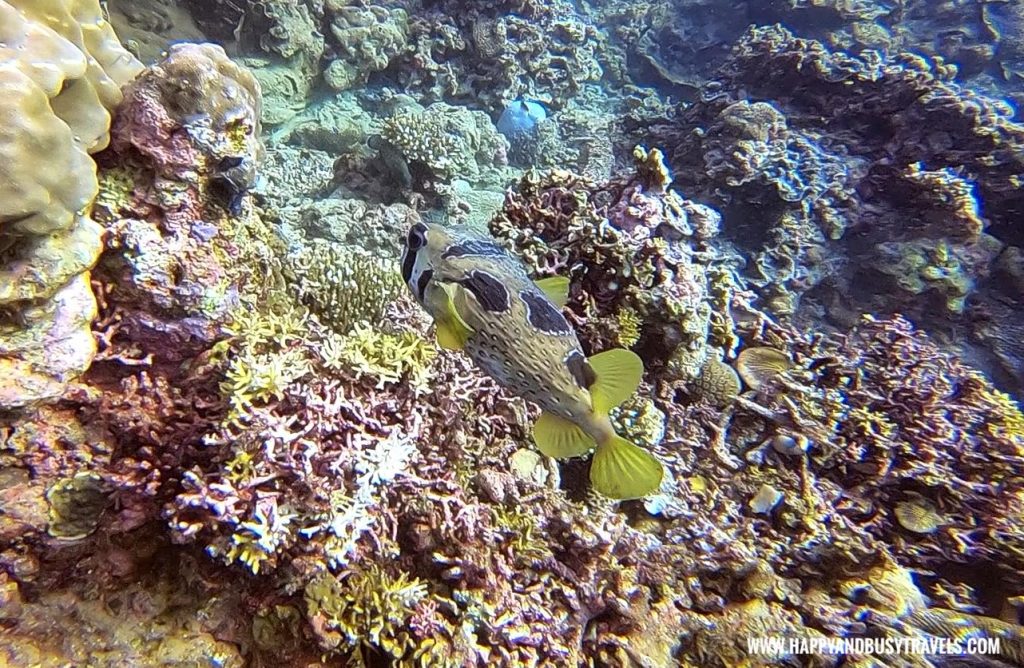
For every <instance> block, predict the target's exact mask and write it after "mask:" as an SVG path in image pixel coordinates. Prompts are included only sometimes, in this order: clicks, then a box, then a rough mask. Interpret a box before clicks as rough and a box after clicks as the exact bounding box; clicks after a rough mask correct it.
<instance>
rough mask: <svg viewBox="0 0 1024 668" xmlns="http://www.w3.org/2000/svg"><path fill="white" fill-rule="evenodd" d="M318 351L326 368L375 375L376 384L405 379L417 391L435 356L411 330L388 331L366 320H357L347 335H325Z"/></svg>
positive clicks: (424, 382) (424, 383) (424, 385)
mask: <svg viewBox="0 0 1024 668" xmlns="http://www.w3.org/2000/svg"><path fill="white" fill-rule="evenodd" d="M319 351H320V355H321V357H322V358H323V361H324V364H325V366H327V367H328V368H330V369H339V370H340V369H344V370H347V371H350V372H353V373H355V375H356V377H357V378H361V377H364V376H365V377H370V378H373V379H376V381H377V387H383V386H384V385H386V384H389V383H397V382H399V381H401V380H403V379H405V380H406V382H407V383H408V384H409V386H410V387H412V388H413V389H414V390H415V391H417V392H421V391H424V390H426V389H427V383H428V381H429V380H430V376H431V370H430V368H431V363H432V362H433V361H434V358H435V357H437V350H436V348H435V347H434V346H433V345H431V344H430V343H428V342H427V341H425V340H424V339H423V337H421V336H419V335H418V334H416V333H415V332H411V331H401V332H398V333H394V334H392V333H389V332H382V331H380V330H379V329H377V328H375V327H371V326H369V325H366V324H357V325H356V326H355V329H353V330H352V331H351V332H350V333H349V334H348V335H347V336H331V337H328V338H326V339H325V340H324V341H323V343H321V344H320V348H319Z"/></svg>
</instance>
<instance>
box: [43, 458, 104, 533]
mask: <svg viewBox="0 0 1024 668" xmlns="http://www.w3.org/2000/svg"><path fill="white" fill-rule="evenodd" d="M102 484H103V483H102V480H101V479H100V477H99V476H98V475H96V474H95V473H79V474H77V475H75V476H73V477H71V478H64V479H62V480H59V481H57V483H55V484H54V485H53V486H52V487H51V488H50V489H49V490H47V492H46V501H47V502H48V503H49V504H50V517H49V529H48V532H49V534H50V535H51V536H55V537H57V538H66V539H76V538H84V537H86V536H88V535H89V534H91V533H92V532H93V531H95V530H96V527H97V525H98V524H99V520H100V515H101V514H102V513H103V509H104V508H105V507H106V505H107V494H106V492H104V491H103V486H102Z"/></svg>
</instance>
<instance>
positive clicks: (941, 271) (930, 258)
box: [878, 239, 974, 314]
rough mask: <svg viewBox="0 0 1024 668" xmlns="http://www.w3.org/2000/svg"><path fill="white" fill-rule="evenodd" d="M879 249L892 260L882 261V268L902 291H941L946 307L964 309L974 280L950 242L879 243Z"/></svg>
mask: <svg viewBox="0 0 1024 668" xmlns="http://www.w3.org/2000/svg"><path fill="white" fill-rule="evenodd" d="M878 249H879V251H880V252H881V253H882V255H883V257H886V258H890V259H892V260H893V261H892V262H881V263H879V265H878V268H879V270H880V271H881V272H882V273H884V274H886V275H888V276H891V277H892V278H893V280H894V281H895V282H896V285H897V286H899V287H900V288H901V289H902V290H905V291H907V292H909V293H911V294H915V295H920V294H924V293H928V292H932V293H937V294H940V295H942V296H943V297H945V306H946V310H948V311H949V312H950V313H954V314H959V313H962V312H963V310H964V302H965V300H966V299H967V294H968V293H969V292H970V291H971V288H972V287H973V285H974V281H973V279H972V278H971V277H970V275H969V274H968V272H967V271H966V270H965V268H964V266H963V264H962V263H961V262H960V259H959V258H958V257H957V253H956V251H955V249H954V248H953V247H952V246H951V245H950V244H949V243H948V242H946V241H940V242H938V243H935V242H933V241H932V240H929V239H922V240H917V241H907V242H901V241H891V242H885V243H881V244H879V245H878Z"/></svg>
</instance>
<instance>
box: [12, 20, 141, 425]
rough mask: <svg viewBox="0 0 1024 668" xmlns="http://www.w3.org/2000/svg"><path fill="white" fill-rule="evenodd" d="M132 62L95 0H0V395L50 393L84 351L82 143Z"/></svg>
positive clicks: (88, 197) (86, 167)
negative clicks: (1, 383)
mask: <svg viewBox="0 0 1024 668" xmlns="http://www.w3.org/2000/svg"><path fill="white" fill-rule="evenodd" d="M140 68H141V65H140V64H139V63H138V61H137V60H135V58H134V57H132V56H131V55H130V54H129V53H128V52H127V51H125V50H124V49H123V48H122V47H121V45H120V43H119V42H118V41H117V37H116V36H115V35H114V32H113V30H112V29H111V28H110V26H109V24H107V23H106V21H104V20H103V14H102V12H101V10H100V6H99V3H98V2H96V0H92V1H88V0H85V1H80V2H68V1H57V0H47V1H40V2H28V1H27V0H19V1H14V0H11V1H10V2H0V372H2V374H3V375H4V376H5V377H6V378H9V379H11V381H10V382H9V383H6V384H5V385H4V386H3V388H2V391H0V407H8V408H9V407H13V406H22V405H25V404H28V403H31V402H33V401H37V400H41V399H47V398H53V397H55V396H57V395H58V394H60V392H61V390H62V389H63V386H64V383H65V382H66V381H68V380H69V379H70V378H72V377H74V376H75V375H76V374H78V373H80V372H81V371H83V370H84V369H85V368H86V367H88V365H89V362H90V361H91V360H92V356H93V354H94V352H95V344H94V343H93V342H92V337H91V335H90V334H89V322H90V320H91V319H92V317H93V316H94V315H95V311H96V303H95V300H94V299H93V297H92V293H91V291H90V289H89V283H88V274H87V272H88V270H89V268H90V267H91V266H92V265H93V264H94V263H95V262H96V258H97V256H98V255H99V252H100V249H101V247H102V243H101V240H100V233H101V230H100V228H99V226H97V225H96V224H95V223H93V222H91V221H90V220H89V219H88V218H87V213H88V209H89V206H90V205H91V203H92V200H93V198H94V197H95V196H96V192H97V187H98V186H97V181H96V166H95V164H94V163H93V161H92V159H91V158H90V157H89V155H88V154H89V153H92V152H95V151H98V150H100V149H102V148H104V147H105V146H106V145H107V143H108V141H109V134H108V131H109V127H110V111H111V110H112V109H113V107H114V106H115V105H116V104H117V103H118V102H120V100H121V90H120V88H121V86H122V85H123V84H124V83H126V82H127V81H128V80H130V79H131V78H132V77H133V76H135V74H137V73H138V71H139V69H140Z"/></svg>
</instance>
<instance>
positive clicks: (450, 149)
mask: <svg viewBox="0 0 1024 668" xmlns="http://www.w3.org/2000/svg"><path fill="white" fill-rule="evenodd" d="M381 137H382V138H383V139H384V140H385V141H386V142H387V143H388V145H389V146H391V147H393V149H394V150H396V151H397V152H398V155H399V156H400V157H401V159H403V160H404V161H405V162H406V163H407V165H408V168H409V169H410V170H413V171H414V176H419V178H421V179H426V180H435V179H437V180H441V181H449V180H451V179H453V178H456V177H457V178H461V179H465V180H467V181H470V182H479V181H481V180H493V179H494V177H495V174H496V173H497V174H500V173H501V170H502V168H504V167H505V165H506V164H507V162H508V158H507V152H508V140H506V139H505V138H504V137H502V136H501V135H500V134H498V131H497V130H496V129H495V127H494V124H493V123H492V122H491V120H490V119H489V118H488V117H487V115H486V114H484V113H482V112H479V111H470V110H468V109H466V108H464V107H452V106H450V105H447V104H444V103H435V104H433V105H431V106H429V107H427V108H426V109H424V110H415V109H403V110H400V111H398V112H396V113H395V114H394V115H393V116H392V117H391V118H389V119H387V120H386V121H385V122H384V126H383V128H382V130H381Z"/></svg>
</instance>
